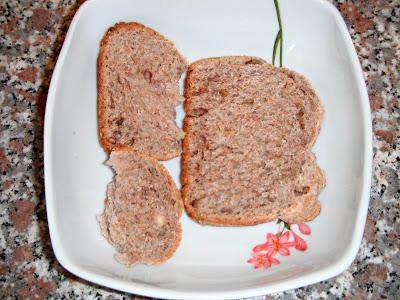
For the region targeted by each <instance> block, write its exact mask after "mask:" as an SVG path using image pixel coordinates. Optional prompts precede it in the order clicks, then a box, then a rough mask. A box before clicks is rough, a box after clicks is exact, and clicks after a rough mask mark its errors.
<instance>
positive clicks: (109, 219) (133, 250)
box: [99, 147, 183, 266]
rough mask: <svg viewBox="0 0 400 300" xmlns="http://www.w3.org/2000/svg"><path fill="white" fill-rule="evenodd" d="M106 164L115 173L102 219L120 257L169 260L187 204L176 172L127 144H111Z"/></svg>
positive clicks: (128, 261) (155, 261) (122, 260)
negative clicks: (174, 178) (169, 171)
mask: <svg viewBox="0 0 400 300" xmlns="http://www.w3.org/2000/svg"><path fill="white" fill-rule="evenodd" d="M107 164H108V165H109V166H111V167H112V168H113V169H114V170H115V173H116V175H115V178H114V180H113V181H112V182H111V183H109V184H108V187H107V199H106V201H105V209H104V212H103V214H102V215H101V216H99V223H100V227H101V231H102V234H103V236H104V237H105V238H106V239H107V240H108V241H109V242H110V243H111V244H112V245H113V246H114V247H115V248H116V249H117V250H118V252H119V253H118V254H117V255H116V259H117V260H118V261H119V262H120V263H123V264H126V265H128V266H130V265H134V264H136V263H145V264H159V263H162V262H164V261H166V260H167V259H168V258H170V257H171V256H172V255H173V253H174V252H175V250H176V249H177V247H178V245H179V243H180V240H181V234H182V233H181V231H182V230H181V225H180V223H179V218H180V216H181V214H182V210H183V205H182V200H181V196H180V193H179V191H178V190H177V188H176V186H175V183H174V182H173V180H172V178H171V177H170V175H169V174H168V172H167V171H166V169H165V168H164V167H163V166H162V165H161V164H160V163H158V162H157V161H156V160H155V159H153V158H150V157H146V156H145V155H143V154H140V153H138V152H137V151H135V150H133V149H131V148H128V147H118V148H116V149H115V150H113V151H112V152H111V155H110V159H109V160H108V162H107Z"/></svg>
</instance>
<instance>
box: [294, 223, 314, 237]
mask: <svg viewBox="0 0 400 300" xmlns="http://www.w3.org/2000/svg"><path fill="white" fill-rule="evenodd" d="M297 227H299V231H300V232H301V233H302V234H305V235H310V234H311V229H310V227H308V225H307V224H304V223H299V224H297Z"/></svg>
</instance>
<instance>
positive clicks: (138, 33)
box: [98, 23, 187, 160]
mask: <svg viewBox="0 0 400 300" xmlns="http://www.w3.org/2000/svg"><path fill="white" fill-rule="evenodd" d="M186 68H187V61H186V59H185V58H184V57H183V56H182V55H181V54H180V53H179V52H178V50H177V49H176V48H175V46H174V44H173V43H172V42H171V41H169V40H167V39H166V38H165V37H163V36H162V35H160V34H159V33H157V32H155V31H154V30H152V29H150V28H147V27H145V26H143V25H141V24H138V23H118V24H116V25H115V26H113V27H111V28H110V29H109V30H108V31H107V32H106V34H105V35H104V37H103V39H102V41H101V45H100V53H99V56H98V114H99V134H100V142H101V144H102V146H103V147H104V149H105V150H106V151H107V152H108V153H109V152H110V151H111V150H112V149H113V148H114V147H116V146H121V145H124V146H129V147H132V148H134V149H136V150H137V151H139V152H142V153H144V154H146V155H149V156H152V157H155V158H157V159H159V160H167V159H170V158H173V157H175V156H178V155H180V153H181V141H182V139H183V136H184V134H183V131H182V130H181V129H180V128H178V127H177V126H176V123H175V107H176V105H178V104H179V102H180V101H181V96H180V94H179V87H178V81H179V78H180V77H181V75H182V73H183V72H184V71H185V70H186Z"/></svg>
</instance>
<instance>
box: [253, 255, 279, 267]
mask: <svg viewBox="0 0 400 300" xmlns="http://www.w3.org/2000/svg"><path fill="white" fill-rule="evenodd" d="M251 256H252V257H251V258H250V259H249V260H248V261H247V262H248V263H254V269H258V268H259V267H264V268H265V269H268V268H269V267H271V266H272V265H279V264H280V261H279V260H277V259H276V258H274V257H273V255H268V253H265V252H262V251H259V252H254V251H253V252H252V253H251Z"/></svg>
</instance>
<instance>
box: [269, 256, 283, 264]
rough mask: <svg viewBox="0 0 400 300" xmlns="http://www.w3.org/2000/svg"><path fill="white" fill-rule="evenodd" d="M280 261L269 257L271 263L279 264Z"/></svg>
mask: <svg viewBox="0 0 400 300" xmlns="http://www.w3.org/2000/svg"><path fill="white" fill-rule="evenodd" d="M280 263H281V262H280V261H279V260H277V259H276V258H274V257H272V258H271V264H275V265H279V264H280Z"/></svg>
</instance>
